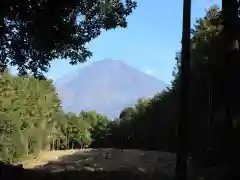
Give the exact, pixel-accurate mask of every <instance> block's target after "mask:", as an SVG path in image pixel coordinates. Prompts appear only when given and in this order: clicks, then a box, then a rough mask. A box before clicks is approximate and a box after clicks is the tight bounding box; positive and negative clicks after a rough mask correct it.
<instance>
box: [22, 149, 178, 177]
mask: <svg viewBox="0 0 240 180" xmlns="http://www.w3.org/2000/svg"><path fill="white" fill-rule="evenodd" d="M23 166H24V168H35V169H36V168H37V169H46V170H50V171H66V170H82V169H85V170H88V171H92V172H94V171H136V172H143V173H154V172H161V173H164V174H166V175H172V174H174V168H175V155H172V154H170V153H165V152H157V151H141V150H119V149H86V150H72V151H51V152H43V153H41V154H40V155H39V157H38V158H36V159H32V160H28V161H25V162H23Z"/></svg>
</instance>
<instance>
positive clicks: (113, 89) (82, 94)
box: [56, 60, 166, 118]
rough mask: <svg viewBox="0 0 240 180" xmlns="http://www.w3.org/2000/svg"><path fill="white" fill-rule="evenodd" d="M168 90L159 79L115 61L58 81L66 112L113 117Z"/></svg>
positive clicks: (91, 67) (80, 71)
mask: <svg viewBox="0 0 240 180" xmlns="http://www.w3.org/2000/svg"><path fill="white" fill-rule="evenodd" d="M165 87H166V84H165V83H164V82H162V81H160V80H159V79H157V78H155V77H152V76H150V75H148V74H145V73H142V72H141V71H139V70H137V69H135V68H133V67H131V66H129V65H127V64H125V63H124V62H122V61H116V60H102V61H97V62H95V63H93V64H91V65H89V66H87V67H85V68H82V69H80V70H78V71H77V72H74V74H73V75H72V76H71V74H70V75H68V76H67V77H66V78H65V77H63V78H61V79H60V80H58V81H57V82H56V88H57V91H58V93H59V95H60V99H61V100H62V105H63V108H64V110H65V111H71V112H76V113H77V112H80V111H81V110H96V111H97V112H99V113H103V114H105V115H107V116H109V117H110V118H115V117H118V115H119V113H120V112H121V110H122V109H123V108H124V107H126V106H129V105H132V104H134V103H135V102H136V101H137V99H139V98H140V97H143V96H144V97H151V96H153V95H154V94H155V93H157V92H160V91H162V90H163V89H164V88H165Z"/></svg>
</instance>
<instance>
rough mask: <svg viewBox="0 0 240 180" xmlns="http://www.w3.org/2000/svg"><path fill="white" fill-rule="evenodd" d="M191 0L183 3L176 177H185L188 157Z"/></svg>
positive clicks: (178, 179) (181, 178)
mask: <svg viewBox="0 0 240 180" xmlns="http://www.w3.org/2000/svg"><path fill="white" fill-rule="evenodd" d="M190 22H191V0H184V3H183V30H182V54H181V66H180V93H179V111H180V112H179V122H178V136H179V147H178V152H177V164H176V178H177V180H186V179H187V158H188V141H187V140H188V124H189V123H188V119H189V115H188V114H189V98H188V93H189V72H190V28H191V25H190Z"/></svg>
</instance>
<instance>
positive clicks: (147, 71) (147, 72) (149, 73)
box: [144, 69, 153, 75]
mask: <svg viewBox="0 0 240 180" xmlns="http://www.w3.org/2000/svg"><path fill="white" fill-rule="evenodd" d="M144 72H145V73H146V74H148V75H152V73H153V70H151V69H147V70H145V71H144Z"/></svg>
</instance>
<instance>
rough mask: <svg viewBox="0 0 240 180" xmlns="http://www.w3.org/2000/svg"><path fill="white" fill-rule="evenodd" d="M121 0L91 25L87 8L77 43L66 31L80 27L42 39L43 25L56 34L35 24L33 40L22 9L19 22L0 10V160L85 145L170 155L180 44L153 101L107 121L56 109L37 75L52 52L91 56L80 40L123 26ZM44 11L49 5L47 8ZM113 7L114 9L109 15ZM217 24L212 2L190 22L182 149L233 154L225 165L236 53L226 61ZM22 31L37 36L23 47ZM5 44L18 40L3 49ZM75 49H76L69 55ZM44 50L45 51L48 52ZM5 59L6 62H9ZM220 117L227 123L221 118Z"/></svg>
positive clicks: (232, 146)
mask: <svg viewBox="0 0 240 180" xmlns="http://www.w3.org/2000/svg"><path fill="white" fill-rule="evenodd" d="M127 2H128V3H127V5H126V6H127V7H124V6H123V5H122V4H120V5H119V4H117V5H116V4H114V6H113V7H112V9H110V10H109V11H107V12H108V14H101V13H100V14H98V15H99V17H101V18H103V19H104V22H105V23H103V24H101V23H102V22H103V21H99V22H101V23H99V22H98V21H97V20H96V19H94V18H95V14H94V13H93V14H90V15H89V14H88V18H90V19H91V18H92V19H93V21H91V23H90V21H88V22H89V24H87V23H86V24H83V27H84V28H86V29H88V30H89V29H91V28H92V29H93V30H92V31H91V33H89V35H86V37H84V38H82V37H81V38H80V36H79V37H77V40H76V39H74V38H73V37H75V36H74V33H75V35H76V34H77V33H82V34H81V35H82V36H85V34H84V32H81V31H80V30H79V29H77V28H76V29H75V31H77V30H78V31H77V32H75V31H74V32H72V33H73V34H71V35H70V36H69V37H64V38H63V37H62V35H63V34H64V30H66V31H67V30H69V29H67V28H69V27H68V26H66V27H65V29H64V28H62V29H63V32H58V36H57V35H56V37H55V36H50V37H45V36H44V32H45V31H46V30H47V31H48V32H51V33H52V34H54V33H55V34H57V33H56V32H55V31H53V30H52V29H51V28H50V29H49V27H50V25H49V26H48V24H47V25H46V26H45V27H46V29H42V28H40V26H39V27H38V28H36V29H35V30H36V32H38V33H36V32H35V34H38V37H35V35H33V34H31V33H33V32H28V30H29V29H28V28H29V27H28V26H27V25H28V24H27V20H26V17H28V16H27V15H26V14H25V15H26V16H22V17H19V19H20V20H21V21H23V23H22V24H21V23H20V25H19V24H18V23H16V21H15V18H16V16H17V14H14V12H11V13H10V14H7V15H6V16H8V19H9V21H8V23H6V27H7V28H6V29H8V30H9V32H8V31H6V32H5V34H7V33H9V34H8V35H5V36H4V35H3V34H1V36H2V37H3V38H5V39H4V40H3V41H2V40H1V41H2V46H1V49H0V56H1V58H2V59H4V58H5V60H6V61H4V60H2V59H1V61H0V62H1V64H0V65H1V66H0V67H1V74H0V84H1V85H0V93H1V94H0V134H1V136H0V161H2V162H6V163H17V162H21V161H23V160H24V159H26V158H28V157H29V156H33V155H37V154H38V153H39V152H41V151H50V150H56V149H58V150H59V149H60V150H61V149H72V148H89V147H92V148H101V147H111V148H113V147H114V148H124V149H143V150H158V151H166V152H172V153H176V152H177V147H178V129H177V126H178V120H179V113H180V112H179V98H180V91H181V88H180V87H181V78H180V62H181V53H180V52H181V49H180V50H179V53H176V57H175V59H176V65H175V68H174V70H173V77H174V78H173V81H172V82H171V85H169V87H168V88H167V89H166V90H164V91H163V92H161V93H159V94H156V95H155V96H154V97H153V98H150V99H145V98H144V97H143V98H141V99H139V101H138V103H136V105H135V106H134V107H126V108H124V109H123V110H122V112H121V113H120V115H119V117H118V118H116V119H114V120H110V119H109V118H108V117H106V116H104V115H102V114H98V113H97V112H95V111H89V112H84V111H82V112H79V113H78V114H74V113H66V112H63V110H62V108H61V102H60V100H59V97H58V94H57V91H56V89H55V87H54V85H53V82H52V81H51V80H49V79H46V78H44V77H43V74H42V73H41V71H47V70H48V67H49V64H50V62H51V60H53V59H54V58H56V57H61V58H71V59H72V61H71V62H70V63H72V64H76V63H78V62H84V61H85V59H86V58H87V57H90V56H91V52H90V51H88V50H87V49H86V48H85V47H84V44H86V43H87V42H89V41H91V40H92V39H93V38H95V37H97V36H98V35H99V34H100V31H101V29H104V28H105V29H111V28H115V27H118V26H120V27H126V25H127V24H126V21H125V20H126V19H125V18H126V16H128V15H129V14H131V13H132V10H133V9H134V8H135V7H136V4H135V3H133V2H132V1H127ZM67 5H68V7H69V9H71V7H72V6H71V4H67V3H66V6H67ZM77 7H82V5H78V6H77ZM91 7H92V6H91ZM49 8H50V9H51V8H52V7H51V6H50V5H49ZM57 8H61V7H60V6H59V7H56V9H57ZM84 8H86V9H80V10H81V11H84V10H85V11H86V12H90V11H89V9H91V8H90V6H89V7H88V6H85V7H84ZM106 8H109V6H106ZM119 9H121V10H119ZM13 10H14V8H13ZM15 10H16V9H15ZM47 10H48V9H47V8H46V11H47ZM77 10H79V9H76V11H77ZM16 11H17V10H16ZM85 11H84V12H85ZM115 11H116V12H117V13H118V14H116V13H114V12H115ZM101 12H102V11H101ZM55 13H56V17H55V16H54V17H52V19H50V20H49V23H50V24H51V23H53V22H54V23H55V21H59V19H58V16H57V15H59V14H58V9H57V10H56V12H55ZM74 13H75V14H74ZM20 14H21V13H20ZM10 15H14V17H13V16H11V17H10ZM23 15H24V14H23ZM38 16H39V17H40V15H39V14H36V17H38ZM72 16H73V17H75V16H76V12H73V13H72ZM31 17H32V16H31ZM11 18H12V19H14V20H12V19H11ZM21 18H22V19H21ZM0 19H1V14H0ZM11 20H12V21H11ZM25 20H26V21H25ZM105 20H106V21H105ZM65 21H66V22H68V21H69V22H68V23H72V22H70V21H71V19H70V20H69V19H68V20H67V18H66V19H64V22H65ZM13 22H14V23H13ZM42 22H43V20H42V19H38V21H37V23H39V24H37V23H36V24H37V25H42V24H41V23H42ZM92 22H94V23H96V24H94V23H92ZM60 25H61V24H60ZM60 25H59V27H60ZM14 27H16V28H19V31H18V32H19V36H18V34H17V33H16V32H15V31H13V29H14ZM11 28H12V29H11ZM94 28H95V29H94ZM223 29H224V28H223V16H222V10H221V9H220V8H218V7H217V6H212V7H210V8H209V9H208V10H207V11H206V14H205V16H204V17H201V18H199V19H198V20H197V21H196V22H195V24H194V28H193V29H192V30H191V42H190V46H191V50H190V54H191V59H190V70H189V77H190V80H189V84H190V85H189V88H190V91H189V94H188V98H187V99H186V101H187V102H188V103H189V104H190V105H189V106H188V108H189V109H188V112H189V113H188V118H189V119H190V121H189V122H188V124H187V126H186V127H185V128H186V131H187V132H188V136H187V137H188V139H187V142H188V144H187V145H188V150H189V154H190V156H191V157H192V158H193V159H194V160H196V161H197V162H198V163H199V164H201V165H203V166H214V165H216V164H217V163H226V162H229V160H230V159H231V160H232V159H235V162H233V163H238V165H239V163H240V161H239V150H240V146H238V143H236V142H237V140H238V139H239V137H240V119H239V118H240V111H239V107H238V104H239V100H240V99H239V97H240V96H239V95H238V92H239V91H240V89H239V88H240V86H238V84H237V83H238V80H239V77H240V73H239V70H238V69H239V66H240V64H239V61H238V59H239V52H235V53H233V55H232V57H229V58H231V65H229V63H226V61H225V58H224V57H225V56H224V52H225V51H224V49H226V44H225V41H224V37H223V36H222V31H223ZM65 34H66V33H65ZM27 35H28V37H32V38H39V39H41V40H42V41H39V42H38V41H36V43H32V42H31V41H30V40H29V44H24V43H25V42H26V41H24V40H23V39H24V38H28V37H27ZM25 36H26V37H25ZM16 37H17V38H16ZM54 38H55V39H54ZM61 38H62V39H63V40H62V39H61ZM14 40H16V41H14ZM75 40H76V41H75ZM9 41H12V42H13V43H14V42H15V43H18V44H20V45H19V46H10V45H9V44H8V42H9ZM52 42H54V43H52ZM4 43H5V44H4ZM21 43H22V44H21ZM53 44H54V45H53ZM63 44H64V45H63ZM65 44H67V45H66V46H65ZM21 48H22V49H21ZM79 48H80V49H81V53H82V54H77V53H76V52H77V50H79ZM4 49H5V50H4ZM49 49H51V51H48V50H49ZM9 52H12V53H9ZM23 52H24V53H23ZM33 52H34V53H33ZM9 54H10V55H9ZM3 57H4V58H3ZM9 59H11V61H12V62H10V63H9ZM17 59H18V60H17ZM29 59H34V61H31V60H29ZM22 62H24V63H22ZM34 62H38V63H39V62H40V63H39V64H37V63H36V64H35V63H34ZM9 64H11V65H17V66H18V70H19V74H18V75H15V76H14V75H11V74H10V73H9V72H8V65H9ZM223 94H224V95H225V96H223ZM226 94H227V96H226ZM226 104H227V108H226ZM228 118H230V119H233V121H226V119H228ZM230 122H233V124H231V123H230ZM232 127H233V128H232ZM233 157H234V158H233ZM235 165H236V164H235Z"/></svg>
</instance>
